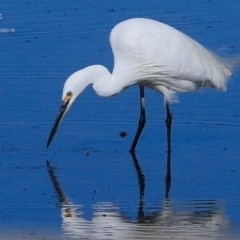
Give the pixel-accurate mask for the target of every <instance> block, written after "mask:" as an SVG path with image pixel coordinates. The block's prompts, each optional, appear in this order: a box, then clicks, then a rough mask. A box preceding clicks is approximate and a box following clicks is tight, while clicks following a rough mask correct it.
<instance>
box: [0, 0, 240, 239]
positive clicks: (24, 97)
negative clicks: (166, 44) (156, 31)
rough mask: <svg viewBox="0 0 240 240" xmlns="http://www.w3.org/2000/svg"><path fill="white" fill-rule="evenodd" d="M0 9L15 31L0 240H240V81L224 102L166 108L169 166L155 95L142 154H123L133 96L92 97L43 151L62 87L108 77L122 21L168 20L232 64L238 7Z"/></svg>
mask: <svg viewBox="0 0 240 240" xmlns="http://www.w3.org/2000/svg"><path fill="white" fill-rule="evenodd" d="M0 4H1V5H0V14H2V15H0V16H1V18H0V28H1V29H3V28H5V29H14V32H1V33H0V44H1V47H2V54H1V55H0V66H1V67H2V68H1V74H0V82H1V95H0V98H1V101H0V109H1V115H0V155H1V159H0V182H1V184H0V191H1V195H0V206H1V207H0V237H1V238H3V239H20V238H25V239H59V238H61V239H74V238H77V239H226V238H228V239H239V237H240V236H239V234H240V233H239V229H240V228H239V227H240V219H239V214H240V204H239V199H240V191H239V185H240V158H239V141H240V139H239V132H240V124H239V116H240V110H239V104H240V99H239V91H238V89H239V87H240V83H239V81H238V80H239V78H240V72H239V71H236V72H235V74H234V77H233V78H232V79H231V81H230V82H229V85H228V91H227V92H224V93H221V92H217V91H214V90H204V91H200V92H198V93H188V94H182V95H180V99H179V100H180V102H179V104H174V105H172V106H171V109H172V110H174V122H173V139H172V147H173V152H172V154H171V156H168V155H167V153H166V133H165V131H166V130H165V125H164V119H165V109H164V106H163V99H162V96H161V95H159V94H158V93H155V92H153V91H151V90H147V91H146V111H147V124H146V127H145V129H144V131H143V134H142V136H141V139H140V142H139V145H138V148H137V152H136V155H135V156H132V155H131V154H130V153H129V151H128V149H129V147H130V145H131V141H132V139H133V137H134V134H135V130H136V127H137V121H138V115H139V102H138V101H139V99H138V88H137V87H132V88H130V89H127V90H126V91H125V92H123V93H121V94H120V95H118V96H115V97H113V98H107V99H102V98H99V97H98V96H97V95H96V94H95V93H94V91H93V90H92V88H91V87H89V88H88V89H87V90H86V91H85V92H84V93H83V94H82V95H81V97H80V98H79V99H78V101H77V102H76V103H75V104H74V105H73V106H72V109H71V111H70V112H69V113H68V114H67V116H66V117H65V119H64V121H63V123H62V124H61V127H60V128H59V131H58V133H57V135H56V137H55V139H54V140H53V143H52V145H51V146H50V148H49V149H48V150H46V149H45V146H46V140H47V137H48V134H49V132H50V129H51V127H52V123H53V120H54V118H55V116H56V114H57V111H58V107H59V104H60V100H61V91H62V85H63V83H64V81H65V79H66V78H67V77H68V76H69V75H70V74H71V73H72V72H74V71H75V70H77V69H80V68H82V67H85V66H87V65H91V64H95V63H100V64H104V65H106V66H107V67H109V68H110V69H111V68H112V65H113V62H112V53H111V49H110V45H109V42H108V36H109V32H110V30H111V28H112V27H113V26H114V25H115V24H116V23H118V22H120V21H122V20H124V19H127V18H131V17H137V16H141V17H148V18H153V19H157V20H161V21H163V22H166V23H168V24H170V25H172V26H174V27H176V28H178V29H180V30H181V31H183V32H185V33H187V34H189V35H190V36H191V37H193V38H194V39H196V40H198V41H199V42H201V43H202V44H204V45H205V46H207V47H208V48H210V49H212V50H214V51H218V52H220V53H222V54H226V55H233V54H237V53H239V52H240V42H239V40H238V39H239V37H240V30H239V28H238V27H237V23H238V22H239V20H240V15H239V7H240V3H239V1H237V0H231V1H222V2H221V5H220V3H219V1H195V2H194V3H193V2H189V3H188V4H186V3H182V2H181V3H180V2H178V1H173V0H172V1H161V4H159V2H158V1H156V0H152V1H130V2H128V3H122V2H120V1H111V2H108V3H103V2H101V1H95V2H94V3H93V2H90V1H84V3H82V2H81V3H80V2H79V3H76V2H75V1H68V2H66V1H65V2H59V1H58V2H57V1H51V2H46V1H34V2H31V1H21V3H20V2H19V3H18V2H14V1H6V0H5V1H4V0H3V1H1V3H0ZM9 31H10V30H9ZM11 31H12V30H11ZM121 132H126V133H127V135H126V136H125V137H121V136H120V135H119V134H120V133H121ZM47 163H48V164H47Z"/></svg>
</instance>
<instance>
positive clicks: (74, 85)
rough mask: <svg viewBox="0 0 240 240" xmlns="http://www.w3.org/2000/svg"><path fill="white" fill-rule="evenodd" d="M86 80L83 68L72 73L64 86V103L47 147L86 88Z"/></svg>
mask: <svg viewBox="0 0 240 240" xmlns="http://www.w3.org/2000/svg"><path fill="white" fill-rule="evenodd" d="M84 80H85V79H84V74H83V71H82V70H80V71H78V72H76V73H74V74H72V75H71V76H70V77H69V78H68V79H67V80H66V82H65V84H64V87H63V93H62V103H61V106H60V109H59V111H58V115H57V117H56V120H55V122H54V124H53V127H52V130H51V132H50V135H49V138H48V141H47V148H48V146H49V145H50V144H51V142H52V140H53V138H54V136H55V134H56V132H57V130H58V127H59V125H60V123H61V121H62V119H63V117H64V115H65V114H66V113H67V111H68V110H69V109H70V107H71V105H72V103H73V102H74V100H75V99H76V98H77V96H78V95H79V94H80V93H81V92H82V91H83V90H84V89H85V88H86V86H87V81H86V80H85V81H84Z"/></svg>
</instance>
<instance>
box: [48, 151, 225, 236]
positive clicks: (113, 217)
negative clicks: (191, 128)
mask: <svg viewBox="0 0 240 240" xmlns="http://www.w3.org/2000/svg"><path fill="white" fill-rule="evenodd" d="M131 158H132V161H133V166H134V169H135V171H136V173H137V180H138V186H139V200H138V206H137V209H138V210H137V219H136V220H134V221H132V220H131V219H129V217H128V216H127V215H126V213H124V212H123V210H122V209H121V208H119V207H118V206H117V205H116V203H112V202H108V201H106V202H100V203H97V204H96V206H92V209H93V217H92V219H91V221H89V220H87V219H86V218H84V214H83V210H82V209H83V207H84V206H83V205H81V204H75V203H73V202H72V201H71V200H70V198H69V197H68V195H67V194H66V193H65V191H64V190H63V187H62V186H61V183H60V181H59V179H58V177H57V173H56V170H57V169H56V168H55V167H54V166H53V165H52V164H51V162H50V161H48V160H47V170H48V175H49V177H50V180H51V182H52V186H53V188H54V190H55V192H56V194H57V196H58V201H59V204H60V206H61V218H62V229H63V232H64V233H65V234H67V235H68V236H72V237H83V238H94V239H104V238H106V237H107V236H108V235H109V234H112V235H113V236H115V235H116V236H118V237H119V236H121V237H120V238H118V239H128V237H129V236H132V235H134V237H135V238H136V239H151V238H154V236H155V237H156V234H160V235H161V236H162V238H159V239H165V238H164V237H169V236H180V237H182V238H184V239H191V238H189V236H193V235H194V236H195V235H199V236H200V237H199V238H197V239H202V238H201V236H203V234H208V236H210V238H208V239H215V237H216V236H217V237H218V236H222V235H221V234H222V233H221V231H220V230H221V229H222V228H225V227H226V226H228V223H229V222H228V219H227V217H226V215H225V213H224V209H223V206H222V203H221V202H219V201H216V200H205V201H203V200H201V201H200V200H199V201H197V200H196V201H189V202H188V201H184V203H181V202H175V201H173V200H171V198H170V190H171V186H172V177H171V153H167V159H166V163H167V164H166V174H165V193H164V199H163V203H162V204H160V205H158V206H161V207H160V208H161V209H160V210H156V211H151V212H149V211H147V210H146V206H145V205H146V200H145V191H146V178H145V175H144V172H143V170H142V168H141V166H140V163H139V161H138V157H137V155H136V153H131ZM153 228H157V229H158V231H157V233H154V231H152V229H153ZM89 229H90V230H89ZM91 229H92V230H91ZM149 231H150V232H151V234H152V235H151V234H150V233H149V234H148V236H147V238H144V236H143V235H144V232H149ZM176 234H177V235H176ZM113 239H115V238H113ZM154 239H155V238H154Z"/></svg>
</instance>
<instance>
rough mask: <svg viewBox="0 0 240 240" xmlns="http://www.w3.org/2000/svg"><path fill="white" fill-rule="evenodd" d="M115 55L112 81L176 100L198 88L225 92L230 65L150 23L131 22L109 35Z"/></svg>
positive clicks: (174, 32) (162, 26)
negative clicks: (137, 85)
mask: <svg viewBox="0 0 240 240" xmlns="http://www.w3.org/2000/svg"><path fill="white" fill-rule="evenodd" d="M110 43H111V46H112V50H113V54H114V69H113V76H112V78H113V81H114V80H115V81H116V82H118V84H123V85H124V86H130V85H132V84H135V83H138V84H143V85H145V86H147V87H150V88H152V89H154V90H156V91H159V92H161V93H163V94H164V96H165V100H167V101H172V100H174V94H175V92H186V91H194V90H196V89H198V88H199V87H206V86H209V87H213V88H217V89H220V90H226V83H227V80H228V77H229V76H231V64H229V63H228V62H227V61H226V60H225V59H223V58H221V57H219V56H217V55H215V54H213V53H212V52H211V51H209V50H207V49H206V48H204V47H203V46H202V45H200V44H199V43H197V42H196V41H194V40H193V39H191V38H190V37H188V36H187V35H185V34H183V33H182V32H180V31H178V30H176V29H174V28H173V27H171V26H169V25H166V24H163V23H160V22H157V21H154V20H150V19H142V18H136V19H130V20H126V21H123V22H121V23H119V24H118V25H116V26H115V27H114V28H113V30H112V32H111V34H110Z"/></svg>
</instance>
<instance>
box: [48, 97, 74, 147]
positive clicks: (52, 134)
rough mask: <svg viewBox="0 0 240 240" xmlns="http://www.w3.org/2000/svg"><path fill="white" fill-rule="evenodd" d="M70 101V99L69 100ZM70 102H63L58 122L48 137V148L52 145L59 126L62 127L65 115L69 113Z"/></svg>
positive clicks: (57, 118) (56, 121)
mask: <svg viewBox="0 0 240 240" xmlns="http://www.w3.org/2000/svg"><path fill="white" fill-rule="evenodd" d="M69 100H70V99H69ZM69 100H68V101H63V102H62V104H61V106H60V109H59V112H58V115H57V117H56V120H55V122H54V124H53V127H52V130H51V132H50V135H49V137H48V141H47V148H48V147H49V145H50V144H51V142H52V140H53V138H54V136H55V134H56V132H57V130H58V126H59V125H60V123H61V121H62V119H63V117H64V115H65V113H66V112H67V111H66V110H67V106H68V103H69Z"/></svg>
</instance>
